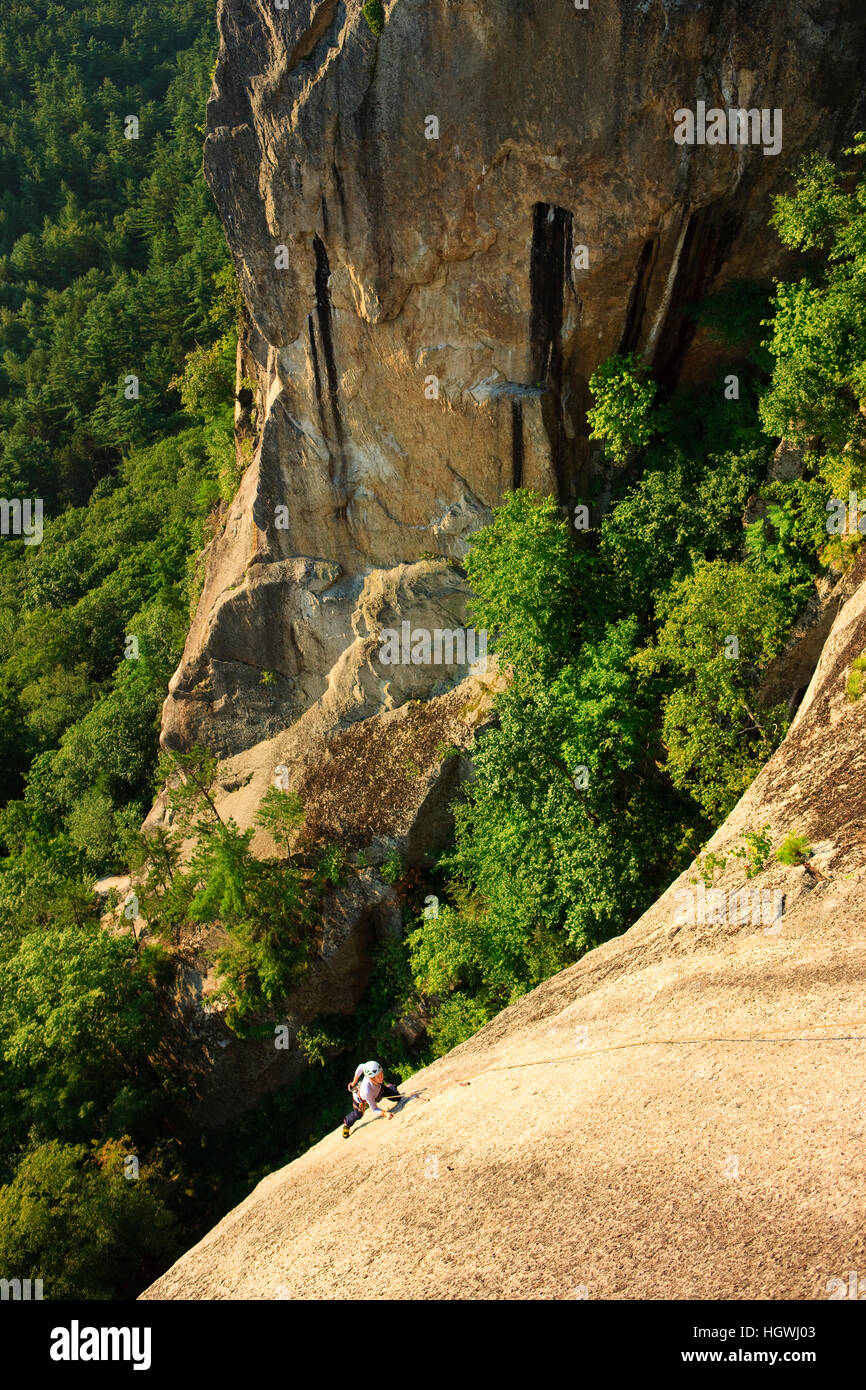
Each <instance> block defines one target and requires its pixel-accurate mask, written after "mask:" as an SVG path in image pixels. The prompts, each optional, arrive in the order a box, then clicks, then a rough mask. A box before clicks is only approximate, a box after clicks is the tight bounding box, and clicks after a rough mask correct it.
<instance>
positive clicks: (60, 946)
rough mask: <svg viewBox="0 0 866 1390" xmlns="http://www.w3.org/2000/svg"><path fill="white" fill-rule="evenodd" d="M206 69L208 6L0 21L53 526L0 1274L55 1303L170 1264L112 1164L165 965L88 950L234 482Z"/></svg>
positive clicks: (9, 1058) (30, 597) (9, 764)
mask: <svg viewBox="0 0 866 1390" xmlns="http://www.w3.org/2000/svg"><path fill="white" fill-rule="evenodd" d="M215 54H216V31H215V24H214V15H213V6H212V4H210V3H209V0H158V3H156V4H151V5H146V6H139V7H136V6H133V7H130V6H128V5H126V4H123V3H121V0H96V2H95V3H93V2H92V0H86V2H85V0H67V2H66V3H63V4H49V5H47V6H45V5H38V4H34V3H30V0H11V2H10V3H9V4H7V5H5V6H4V7H3V11H2V14H0V91H2V93H3V95H2V99H0V182H2V197H0V335H2V346H0V354H2V355H0V422H2V424H0V428H2V446H0V494H2V495H3V496H4V497H6V498H30V499H36V498H38V499H41V500H42V503H43V508H44V536H43V540H42V544H41V545H27V544H25V543H24V542H23V541H20V540H15V539H13V538H11V537H9V538H4V539H3V541H2V546H0V769H2V774H0V775H2V788H0V791H2V798H3V802H4V809H3V811H2V813H0V837H2V842H3V852H4V856H5V857H4V859H3V861H2V873H0V971H2V998H0V1034H2V1048H3V1057H4V1065H3V1071H2V1080H0V1117H2V1123H0V1129H2V1145H0V1180H2V1181H3V1182H5V1183H9V1182H10V1181H13V1180H14V1181H13V1185H12V1187H7V1188H6V1189H5V1191H4V1193H3V1194H2V1196H0V1264H2V1265H3V1267H4V1269H6V1268H8V1269H9V1270H10V1271H12V1270H18V1269H29V1268H30V1267H31V1266H32V1265H33V1264H34V1263H35V1264H37V1265H39V1267H40V1268H41V1267H43V1266H47V1265H49V1264H50V1265H51V1266H52V1267H53V1268H56V1269H61V1268H62V1269H64V1270H65V1271H66V1272H65V1273H64V1275H63V1276H62V1279H61V1282H60V1283H59V1284H57V1283H56V1284H55V1295H61V1296H62V1294H63V1292H64V1291H65V1293H66V1294H67V1295H73V1294H75V1295H80V1296H99V1295H103V1296H104V1295H105V1294H107V1293H109V1292H111V1291H112V1290H114V1291H120V1292H126V1293H127V1294H131V1293H132V1292H134V1290H135V1288H136V1287H137V1285H138V1284H139V1283H140V1279H141V1270H142V1267H143V1266H142V1261H144V1262H145V1264H146V1262H147V1260H148V1259H149V1258H150V1259H152V1260H156V1261H159V1260H161V1259H163V1258H164V1257H165V1255H166V1254H167V1253H168V1252H169V1250H170V1249H171V1248H172V1247H171V1244H170V1239H169V1237H168V1236H167V1230H168V1227H169V1225H170V1218H169V1216H168V1213H167V1211H166V1209H165V1207H164V1204H163V1196H164V1194H165V1191H167V1190H168V1189H167V1186H166V1184H167V1183H168V1179H167V1178H166V1179H164V1181H163V1187H162V1189H160V1187H159V1185H158V1184H155V1183H150V1184H148V1183H146V1182H143V1183H138V1184H137V1183H135V1182H130V1181H126V1180H125V1178H124V1170H123V1164H122V1151H123V1152H125V1151H128V1150H129V1149H130V1147H131V1143H132V1141H131V1140H127V1141H126V1143H125V1144H124V1143H121V1142H120V1141H121V1138H122V1136H123V1135H124V1134H126V1135H129V1134H135V1135H136V1137H137V1140H138V1149H137V1151H138V1152H142V1153H143V1152H144V1149H143V1147H142V1144H143V1142H144V1143H146V1142H147V1141H150V1142H151V1144H152V1143H153V1141H154V1140H155V1138H156V1136H157V1135H158V1134H159V1133H160V1132H163V1131H165V1132H166V1134H167V1135H168V1134H170V1133H171V1127H170V1126H166V1125H165V1114H166V1105H168V1104H170V1101H171V1097H170V1082H169V1081H168V1080H167V1079H166V1075H165V1072H164V1069H161V1068H160V1065H159V1064H158V1062H156V1061H155V1060H154V1058H155V1055H156V1052H157V1050H158V1041H159V1035H160V1033H161V1032H162V1029H161V1026H160V1024H159V1017H158V1014H159V1005H158V1000H157V991H156V989H155V980H156V978H157V975H158V972H159V958H158V953H157V952H155V951H151V952H148V950H147V949H146V948H145V949H143V950H142V951H141V952H138V953H136V951H135V948H134V945H133V943H132V942H131V941H130V940H129V939H128V938H116V937H114V938H108V937H107V936H106V935H105V934H103V933H102V932H101V931H100V929H99V926H98V916H97V911H96V900H95V898H94V896H93V893H92V891H91V888H92V883H93V880H94V878H95V877H96V876H97V875H98V873H99V872H102V871H112V870H115V869H117V868H120V867H123V866H125V864H126V862H127V854H128V846H127V843H126V841H127V837H128V835H129V833H130V832H131V831H134V832H137V830H138V827H139V825H140V823H141V820H142V818H143V816H144V814H145V813H146V811H147V809H148V807H149V805H150V801H151V798H152V792H153V776H154V768H155V764H156V755H157V735H158V715H159V708H160V705H161V702H162V700H163V698H164V694H165V687H166V684H167V681H168V678H169V675H170V673H171V671H172V669H173V667H174V665H175V664H176V661H177V658H178V655H179V652H180V649H181V647H182V645H183V638H184V634H185V631H186V626H187V623H188V617H189V607H190V602H191V600H193V599H194V596H195V587H196V583H197V578H196V566H195V557H196V555H197V553H198V552H199V550H200V549H201V546H202V544H203V543H204V541H205V540H206V539H207V535H208V518H209V517H210V516H212V515H213V513H214V510H215V508H216V506H217V504H218V502H219V497H220V490H221V488H222V491H223V493H224V494H227V495H230V493H231V490H232V489H233V487H234V485H235V482H236V479H235V478H234V446H233V441H232V432H231V426H232V405H231V401H232V397H233V394H234V349H235V342H236V336H235V329H236V314H237V305H236V291H235V290H234V286H233V281H232V277H231V273H230V271H229V270H228V254H227V251H226V247H225V242H224V238H223V234H222V229H221V227H220V225H219V221H218V219H217V217H216V214H215V211H214V208H213V203H212V200H211V197H210V194H209V192H208V190H207V187H206V185H205V182H204V178H203V176H202V172H201V141H202V134H201V122H202V119H203V112H204V103H205V99H206V95H207V91H208V85H209V72H210V69H211V68H212V66H213V62H214V58H215ZM130 117H135V120H136V121H137V127H136V125H135V124H134V123H133V122H132V121H130V120H129V119H128V118H130ZM127 135H130V136H132V135H135V136H136V138H127ZM190 355H191V360H192V362H193V364H194V365H193V368H192V371H191V372H188V375H187V378H186V380H185V382H184V384H183V385H184V386H185V389H183V387H182V384H181V383H180V382H175V380H174V379H175V378H177V377H178V376H180V375H182V374H183V372H184V368H185V363H186V361H187V358H188V356H190ZM196 366H197V367H198V371H196ZM132 378H135V379H136V383H133V382H132V380H131V379H132ZM173 383H174V384H173ZM183 396H185V397H186V399H185V401H184V399H182V397H183ZM185 405H186V407H188V408H187V409H185V408H184V406H185ZM199 405H202V406H203V407H204V408H203V409H200V408H199ZM130 639H134V640H133V641H131V640H130ZM166 1142H168V1143H170V1140H169V1139H167V1140H166ZM143 1167H144V1169H145V1170H146V1168H147V1161H146V1160H143ZM28 1203H29V1204H28ZM25 1212H26V1215H25V1214H24V1213H25ZM121 1233H122V1234H121ZM73 1252H74V1254H73Z"/></svg>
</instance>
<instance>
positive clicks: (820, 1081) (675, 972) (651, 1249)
mask: <svg viewBox="0 0 866 1390" xmlns="http://www.w3.org/2000/svg"><path fill="white" fill-rule="evenodd" d="M855 578H859V580H860V583H859V585H858V587H857V588H856V590H855V592H854V593H853V595H852V597H851V598H849V599H848V601H847V602H846V604H845V605H844V607H843V608H842V610H841V612H840V614H839V616H838V617H837V619H836V621H835V623H834V625H833V629H832V631H831V634H830V636H829V638H828V640H827V642H826V644H825V647H824V651H823V653H822V656H821V659H820V662H819V665H818V669H817V671H816V672H815V675H814V677H813V679H812V681H811V683H810V686H809V689H808V691H807V692H806V696H805V698H804V700H803V702H802V705H801V707H800V709H799V711H798V713H797V717H796V719H795V720H794V723H793V725H792V727H791V730H790V732H789V734H788V736H787V738H786V739H785V741H784V743H783V744H782V745H781V747H780V748H779V749H778V750H777V752H776V753H775V754H774V755H773V757H772V758H771V759H770V761H769V763H768V764H767V766H766V767H765V769H764V770H763V772H762V773H761V774H760V775H759V777H758V778H757V780H756V781H755V782H754V783H753V784H752V786H751V788H750V789H749V791H748V792H747V793H746V795H745V796H744V797H743V799H742V801H741V802H740V803H739V805H738V806H737V807H736V808H735V810H734V811H733V813H732V815H731V816H730V817H729V819H728V820H727V821H726V823H725V824H724V825H723V826H722V827H721V828H720V830H719V831H718V832H717V834H716V835H715V836H714V837H713V839H712V840H711V842H710V846H709V848H710V849H711V850H712V851H713V852H715V853H716V854H717V855H719V856H720V857H723V858H725V861H726V863H725V869H724V871H723V872H722V874H721V876H720V877H717V879H716V882H715V891H716V893H717V894H719V895H721V896H720V897H718V898H716V900H715V908H714V910H712V911H710V912H704V913H701V912H697V913H694V914H690V913H689V912H688V911H687V910H686V908H687V904H688V903H689V901H694V900H695V895H696V894H697V892H698V891H699V889H698V887H697V886H696V885H698V884H699V883H700V880H699V878H698V875H697V874H696V872H695V869H694V867H693V868H692V869H691V870H690V871H688V872H687V873H685V874H683V875H682V877H681V878H680V880H678V881H677V882H676V883H675V884H673V885H672V886H671V888H670V889H669V890H668V891H667V892H666V893H665V894H664V895H663V897H662V898H661V899H660V900H659V901H658V902H657V903H656V904H655V906H654V907H652V908H651V909H650V911H649V912H647V913H646V914H645V915H644V916H643V917H642V918H641V920H640V921H639V922H637V923H636V924H635V926H634V927H632V929H631V930H630V931H628V932H627V933H626V934H625V935H624V936H622V937H619V938H617V939H616V940H613V941H610V942H608V943H607V944H606V945H604V946H601V947H599V948H598V949H597V950H595V951H592V952H591V953H590V954H589V955H588V956H586V957H585V958H584V959H583V960H581V961H580V962H579V963H578V964H577V965H575V966H573V967H572V968H571V969H569V970H566V971H564V972H563V973H562V974H560V975H558V976H555V977H554V978H553V979H551V980H548V981H547V982H546V983H545V984H543V985H542V986H540V987H539V988H538V989H536V990H535V991H533V992H532V993H531V994H528V995H526V996H525V997H524V998H523V999H521V1000H520V1001H519V1002H518V1003H516V1004H515V1005H513V1006H512V1007H511V1008H509V1009H507V1010H505V1012H504V1013H502V1014H500V1015H499V1016H498V1017H497V1018H495V1019H494V1020H493V1021H492V1022H491V1023H490V1024H488V1025H487V1027H486V1028H484V1029H483V1030H482V1031H481V1032H480V1033H478V1034H477V1035H476V1036H475V1037H474V1038H472V1039H471V1040H470V1041H469V1042H467V1043H464V1044H463V1045H462V1046H461V1047H459V1048H457V1049H455V1051H453V1052H452V1053H450V1054H449V1055H448V1056H446V1057H444V1058H442V1059H441V1060H440V1061H439V1062H437V1063H435V1064H434V1065H433V1066H431V1067H429V1068H428V1069H427V1070H425V1071H423V1072H421V1073H419V1074H418V1075H417V1076H415V1077H413V1078H412V1079H411V1081H410V1082H408V1083H406V1084H405V1085H404V1086H403V1087H402V1090H403V1091H404V1092H406V1093H407V1094H408V1093H417V1095H416V1098H414V1099H409V1100H407V1101H406V1102H404V1104H403V1105H402V1107H401V1109H400V1111H399V1113H398V1115H397V1117H396V1118H395V1119H393V1120H391V1121H390V1122H386V1121H381V1120H380V1121H375V1122H371V1121H366V1122H361V1123H360V1124H358V1125H356V1127H355V1129H354V1130H353V1132H352V1137H351V1139H350V1140H349V1141H348V1142H345V1141H343V1140H342V1139H341V1137H340V1133H339V1129H338V1128H337V1127H336V1126H337V1124H338V1121H339V1115H338V1114H336V1113H335V1117H334V1118H335V1131H334V1133H332V1134H330V1135H328V1136H327V1138H325V1139H323V1140H322V1141H321V1143H319V1144H317V1145H316V1146H315V1147H314V1148H312V1149H310V1150H309V1151H308V1152H307V1153H306V1154H304V1155H303V1157H301V1158H299V1159H297V1160H296V1161H295V1162H294V1163H291V1164H289V1165H288V1167H286V1168H283V1169H282V1170H281V1171H279V1172H275V1173H272V1174H271V1175H270V1176H269V1177H267V1178H266V1179H265V1180H264V1181H263V1182H261V1183H260V1184H259V1185H258V1187H256V1189H255V1190H254V1191H253V1192H252V1193H251V1195H250V1196H249V1197H248V1198H247V1199H246V1201H245V1202H243V1203H242V1204H241V1205H240V1206H239V1207H237V1208H236V1209H235V1210H234V1211H232V1212H230V1213H229V1215H228V1216H226V1217H225V1218H224V1220H222V1221H221V1222H220V1223H219V1225H218V1226H216V1227H215V1228H214V1230H212V1231H211V1232H210V1233H209V1234H208V1235H207V1236H206V1237H205V1238H204V1240H202V1241H201V1242H200V1243H199V1244H198V1245H197V1246H195V1248H194V1249H192V1250H190V1251H189V1252H188V1253H187V1254H186V1255H184V1256H183V1257H182V1258H181V1259H180V1260H179V1261H178V1262H177V1264H175V1265H174V1266H173V1267H172V1268H171V1269H170V1270H169V1271H168V1272H167V1273H166V1274H165V1275H163V1277H162V1278H161V1279H158V1280H157V1281H156V1283H155V1284H153V1285H152V1287H151V1288H150V1289H148V1290H147V1291H146V1293H145V1294H143V1295H142V1297H144V1298H147V1299H189V1298H208V1299H214V1298H215V1299H219V1298H250V1299H274V1298H330V1299H333V1298H340V1299H346V1298H349V1299H352V1298H373V1299H376V1298H551V1299H570V1298H578V1299H580V1298H591V1299H595V1298H620V1299H641V1298H657V1299H660V1298H674V1299H683V1298H709V1299H715V1298H726V1299H730V1298H733V1299H745V1300H748V1299H755V1298H770V1299H808V1298H827V1297H829V1296H830V1293H831V1292H832V1291H833V1290H834V1289H836V1290H838V1289H839V1288H840V1287H841V1285H840V1284H839V1283H836V1284H833V1283H832V1282H831V1281H833V1280H837V1281H838V1280H841V1281H843V1282H845V1281H847V1278H848V1271H850V1270H852V1269H853V1270H857V1269H859V1270H862V1268H863V1263H864V1260H866V1233H864V1230H863V1223H862V1211H863V1203H864V1199H866V1179H864V1173H863V1164H862V1148H863V1140H864V1121H863V1113H862V1095H863V1087H864V1084H866V935H864V916H863V906H862V903H863V888H864V874H866V868H864V847H866V799H864V791H863V788H864V785H866V752H864V748H866V700H864V699H862V698H861V699H860V700H858V701H855V702H852V701H851V700H850V698H849V697H848V695H847V693H846V682H847V676H848V673H849V671H850V667H851V662H852V661H853V660H854V658H855V657H856V656H858V655H860V653H861V652H862V651H863V649H864V647H866V583H864V582H863V578H864V576H863V564H862V561H861V562H860V569H859V574H858V575H856V576H855ZM765 825H769V826H770V827H771V831H772V836H773V843H774V845H778V844H779V843H780V842H781V841H782V840H783V839H784V837H785V836H786V835H788V834H790V833H798V834H802V835H805V836H806V837H807V838H808V840H809V841H810V843H811V848H812V854H811V856H810V857H809V859H808V860H807V861H806V864H805V866H790V867H785V866H784V865H783V864H781V863H779V862H778V861H777V860H776V859H775V857H773V856H771V857H770V858H769V859H768V860H767V862H766V863H765V864H764V866H763V868H761V870H760V872H758V873H757V874H756V875H755V876H754V877H753V878H751V879H746V877H745V875H744V867H743V866H744V861H743V860H742V859H741V858H738V857H737V856H736V854H735V853H733V851H735V850H736V849H737V848H741V847H742V845H743V841H744V835H745V832H746V831H747V830H749V829H754V830H760V829H762V828H763V827H764V826H765ZM743 891H747V892H748V893H750V894H752V895H754V893H755V892H757V893H758V894H759V895H766V897H763V898H762V906H763V904H765V903H769V904H770V905H771V909H772V910H771V911H770V912H763V911H757V912H756V911H755V910H754V907H752V909H751V910H747V911H746V912H742V911H741V910H740V908H741V902H740V900H739V898H738V897H737V895H739V894H741V893H742V892H743ZM774 895H775V897H774ZM751 901H752V903H753V904H754V902H755V901H756V900H755V899H754V897H752V899H751ZM690 915H692V916H693V917H694V918H695V919H696V920H692V921H689V920H688V919H689V916H690ZM702 916H703V917H704V918H706V920H704V921H701V920H700V918H701V917H702ZM714 918H715V920H713V919H714ZM742 919H745V920H742ZM338 1105H339V1102H337V1108H338ZM836 1296H837V1297H838V1296H839V1294H838V1292H837V1294H836Z"/></svg>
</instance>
